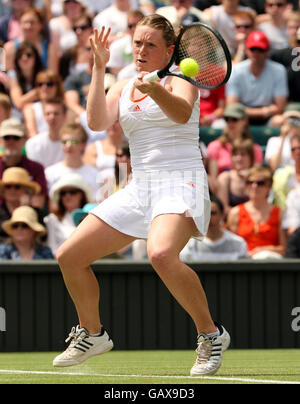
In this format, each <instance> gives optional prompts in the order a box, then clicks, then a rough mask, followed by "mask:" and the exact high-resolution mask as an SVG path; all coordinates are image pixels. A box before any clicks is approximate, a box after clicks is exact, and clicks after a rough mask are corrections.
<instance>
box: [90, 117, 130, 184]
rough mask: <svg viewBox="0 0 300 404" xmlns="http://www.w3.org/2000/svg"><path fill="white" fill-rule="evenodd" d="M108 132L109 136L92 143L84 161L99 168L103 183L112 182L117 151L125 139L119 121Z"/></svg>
mask: <svg viewBox="0 0 300 404" xmlns="http://www.w3.org/2000/svg"><path fill="white" fill-rule="evenodd" d="M106 133H107V137H106V138H105V139H103V140H98V141H96V142H93V143H91V144H90V145H89V146H88V147H87V148H86V151H85V155H84V162H85V163H86V164H89V165H90V166H93V167H96V168H97V170H98V172H99V173H100V177H101V179H102V184H104V183H107V182H111V181H112V179H113V178H114V175H115V164H116V152H117V149H118V147H119V146H120V144H121V142H122V139H123V130H122V128H121V125H120V124H119V122H115V123H114V124H113V125H112V126H111V127H110V128H108V130H107V131H106Z"/></svg>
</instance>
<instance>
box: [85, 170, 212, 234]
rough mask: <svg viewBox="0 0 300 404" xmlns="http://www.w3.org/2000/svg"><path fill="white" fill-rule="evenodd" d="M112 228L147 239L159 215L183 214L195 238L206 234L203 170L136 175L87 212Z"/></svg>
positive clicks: (206, 198)
mask: <svg viewBox="0 0 300 404" xmlns="http://www.w3.org/2000/svg"><path fill="white" fill-rule="evenodd" d="M90 213H91V214H93V215H95V216H97V217H99V218H100V219H102V220H103V221H104V222H105V223H107V224H109V225H110V226H111V227H113V228H115V229H117V230H119V231H120V232H122V233H125V234H128V235H130V236H132V237H136V238H140V239H147V238H148V234H149V230H150V226H151V223H152V221H153V219H154V218H155V217H156V216H158V215H163V214H168V213H177V214H183V213H185V214H186V215H187V216H188V217H192V218H193V220H194V222H195V224H196V227H197V230H198V232H199V234H198V235H195V237H197V238H200V239H201V238H202V237H203V236H205V235H206V232H207V229H208V225H209V221H210V198H209V191H208V185H207V177H206V172H205V170H204V169H197V170H189V171H184V172H180V171H176V172H172V173H170V172H164V173H163V172H161V171H160V172H157V173H150V174H149V173H148V174H145V173H143V172H140V173H135V176H134V178H133V179H132V181H131V182H130V183H129V184H128V185H127V186H126V187H125V188H124V189H121V190H119V191H118V192H115V193H114V194H112V195H111V196H109V197H108V198H107V199H105V200H104V201H103V202H102V203H100V204H99V205H98V206H97V207H96V208H94V209H93V210H91V211H90Z"/></svg>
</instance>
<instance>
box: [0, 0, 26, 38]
mask: <svg viewBox="0 0 300 404" xmlns="http://www.w3.org/2000/svg"><path fill="white" fill-rule="evenodd" d="M33 6H34V1H33V0H20V1H11V2H10V4H9V7H10V9H11V10H10V12H9V13H8V14H6V15H2V14H1V18H0V40H1V41H3V42H4V43H5V42H8V41H14V40H15V39H19V38H20V37H21V35H22V31H21V25H20V17H21V15H22V14H23V12H24V11H25V10H26V9H27V8H29V7H33Z"/></svg>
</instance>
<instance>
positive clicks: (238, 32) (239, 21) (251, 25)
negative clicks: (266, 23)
mask: <svg viewBox="0 0 300 404" xmlns="http://www.w3.org/2000/svg"><path fill="white" fill-rule="evenodd" d="M233 22H234V29H235V41H236V48H235V51H234V55H233V59H232V64H233V65H235V64H237V63H239V62H242V61H243V60H245V59H246V58H247V56H246V39H247V38H248V36H249V35H250V34H251V32H252V31H254V29H255V18H254V16H253V14H252V13H250V12H249V11H238V12H237V13H236V14H234V16H233Z"/></svg>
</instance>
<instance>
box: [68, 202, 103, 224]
mask: <svg viewBox="0 0 300 404" xmlns="http://www.w3.org/2000/svg"><path fill="white" fill-rule="evenodd" d="M96 206H98V205H97V203H87V204H86V205H84V207H83V208H82V209H75V210H74V211H73V213H72V216H73V221H74V223H75V225H76V226H78V225H79V223H80V222H81V220H82V218H83V216H85V215H87V214H88V213H89V211H90V210H92V209H94V208H95V207H96Z"/></svg>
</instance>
